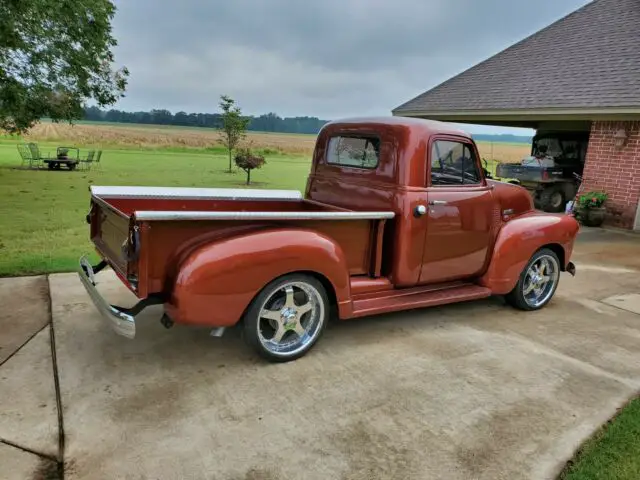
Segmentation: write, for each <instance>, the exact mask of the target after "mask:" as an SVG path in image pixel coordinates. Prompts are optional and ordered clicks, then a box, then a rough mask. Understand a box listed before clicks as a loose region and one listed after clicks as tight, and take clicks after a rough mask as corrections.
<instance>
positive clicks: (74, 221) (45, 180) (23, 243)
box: [0, 142, 310, 276]
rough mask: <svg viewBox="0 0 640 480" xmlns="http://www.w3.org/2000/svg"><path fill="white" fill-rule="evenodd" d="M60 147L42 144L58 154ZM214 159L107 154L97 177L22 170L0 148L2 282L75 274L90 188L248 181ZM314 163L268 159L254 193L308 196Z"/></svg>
mask: <svg viewBox="0 0 640 480" xmlns="http://www.w3.org/2000/svg"><path fill="white" fill-rule="evenodd" d="M55 147H56V145H55V144H52V145H46V144H41V150H42V151H43V152H45V153H46V152H51V153H54V152H55ZM216 150H217V151H213V152H207V151H192V152H172V151H163V150H156V151H147V150H131V149H129V150H127V149H108V150H105V152H104V153H103V156H102V161H101V163H102V167H101V169H100V170H96V169H93V170H91V171H89V172H77V171H76V172H69V171H66V170H60V171H48V170H40V171H33V170H18V169H15V168H12V167H15V166H16V165H19V163H20V162H19V160H18V158H19V157H18V153H17V150H16V146H15V144H14V143H7V142H0V275H2V276H6V275H21V274H31V273H40V272H57V271H66V270H71V269H73V268H74V267H75V264H76V262H77V259H78V257H79V255H80V254H82V253H87V252H92V248H91V245H90V243H89V241H88V240H87V234H88V229H87V227H88V226H87V224H86V223H85V222H84V216H85V215H86V213H87V208H88V202H89V192H88V187H89V186H90V185H92V184H96V185H149V186H154V185H155V186H186V187H212V186H215V187H234V188H237V187H239V186H243V185H244V179H245V177H244V174H243V173H237V174H228V173H224V169H225V168H226V167H227V166H228V157H226V155H225V153H224V152H223V151H221V150H220V149H216ZM309 167H310V161H309V159H308V157H306V156H301V155H297V156H296V155H270V156H269V157H268V158H267V165H265V166H264V167H263V168H262V169H261V170H257V171H254V173H253V174H252V179H253V181H254V182H253V187H260V188H287V189H298V190H303V189H304V185H305V180H306V176H307V174H308V172H309Z"/></svg>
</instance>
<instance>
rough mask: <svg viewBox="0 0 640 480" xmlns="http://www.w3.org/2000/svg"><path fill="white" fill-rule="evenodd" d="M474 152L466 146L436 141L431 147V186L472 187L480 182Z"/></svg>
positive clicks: (448, 141) (452, 142)
mask: <svg viewBox="0 0 640 480" xmlns="http://www.w3.org/2000/svg"><path fill="white" fill-rule="evenodd" d="M481 178H482V177H481V176H480V171H479V168H478V162H477V159H476V156H475V152H474V151H473V150H472V149H471V148H470V147H469V145H468V144H465V143H461V142H455V141H450V140H436V141H435V142H433V146H432V147H431V185H474V184H479V183H480V182H481Z"/></svg>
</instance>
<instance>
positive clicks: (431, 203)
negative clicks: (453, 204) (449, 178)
mask: <svg viewBox="0 0 640 480" xmlns="http://www.w3.org/2000/svg"><path fill="white" fill-rule="evenodd" d="M446 204H447V202H446V201H445V200H429V205H446Z"/></svg>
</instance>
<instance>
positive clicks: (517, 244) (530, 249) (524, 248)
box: [480, 212, 580, 295]
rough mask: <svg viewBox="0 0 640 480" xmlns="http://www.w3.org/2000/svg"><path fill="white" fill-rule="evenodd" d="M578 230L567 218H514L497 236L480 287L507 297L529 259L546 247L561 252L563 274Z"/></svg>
mask: <svg viewBox="0 0 640 480" xmlns="http://www.w3.org/2000/svg"><path fill="white" fill-rule="evenodd" d="M579 228H580V227H579V225H578V222H577V221H576V219H575V218H573V217H571V216H569V215H561V214H545V213H538V212H535V213H530V214H527V215H523V216H521V217H517V218H514V219H513V220H511V221H509V222H507V223H506V224H505V225H504V226H503V227H502V228H501V230H500V232H499V233H498V238H497V239H496V243H495V245H494V248H493V255H492V257H491V262H490V263H489V268H488V269H487V271H486V273H485V274H484V275H483V276H482V277H481V278H480V284H481V285H483V286H485V287H487V288H489V289H491V291H492V292H493V293H494V294H496V295H504V294H507V293H509V292H510V291H511V290H513V288H514V287H515V285H516V283H517V282H518V278H519V277H520V274H521V273H522V270H523V269H524V267H525V266H526V264H527V262H528V261H529V260H530V259H531V256H532V255H533V254H534V253H535V252H536V251H537V250H539V249H540V248H542V247H545V246H550V247H551V248H553V249H556V250H557V249H561V252H562V256H561V257H562V258H561V260H560V261H561V262H562V265H561V267H562V269H563V270H564V269H565V268H566V266H567V264H568V263H569V260H570V258H571V253H572V251H573V243H574V241H575V238H576V235H577V233H578V230H579Z"/></svg>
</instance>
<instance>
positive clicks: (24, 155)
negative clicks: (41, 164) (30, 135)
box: [18, 143, 32, 168]
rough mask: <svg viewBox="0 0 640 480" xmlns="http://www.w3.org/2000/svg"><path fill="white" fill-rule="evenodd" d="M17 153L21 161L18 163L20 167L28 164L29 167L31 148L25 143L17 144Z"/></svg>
mask: <svg viewBox="0 0 640 480" xmlns="http://www.w3.org/2000/svg"><path fill="white" fill-rule="evenodd" d="M18 153H19V154H20V158H21V159H22V162H21V163H20V166H21V167H24V166H28V167H29V168H31V160H32V159H31V150H30V149H29V146H28V145H27V144H26V143H19V144H18Z"/></svg>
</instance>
